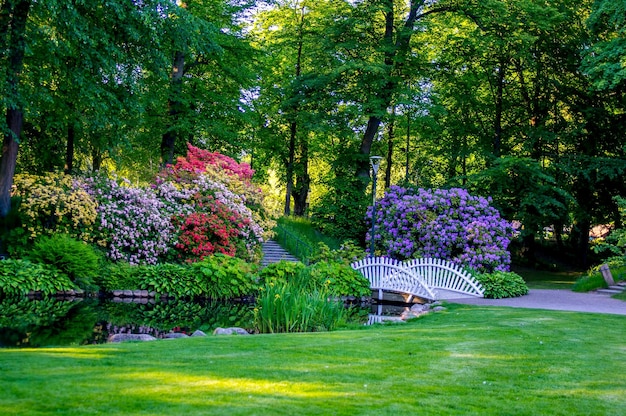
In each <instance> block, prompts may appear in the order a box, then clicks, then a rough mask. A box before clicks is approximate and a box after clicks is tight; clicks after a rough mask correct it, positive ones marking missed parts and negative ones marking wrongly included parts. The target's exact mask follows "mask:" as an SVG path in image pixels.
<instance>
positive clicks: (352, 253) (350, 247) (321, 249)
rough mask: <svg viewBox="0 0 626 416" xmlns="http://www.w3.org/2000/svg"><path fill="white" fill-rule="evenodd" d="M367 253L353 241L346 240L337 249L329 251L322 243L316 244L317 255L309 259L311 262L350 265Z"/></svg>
mask: <svg viewBox="0 0 626 416" xmlns="http://www.w3.org/2000/svg"><path fill="white" fill-rule="evenodd" d="M365 256H367V253H366V252H365V250H364V249H363V248H362V247H360V246H359V245H358V244H357V243H356V242H354V241H353V240H346V241H344V243H343V244H342V245H341V246H339V248H338V249H334V250H331V249H330V247H328V246H327V245H326V244H324V243H318V249H317V255H316V256H315V257H313V258H311V262H312V263H315V262H319V261H334V262H339V263H344V264H348V265H349V264H351V263H354V262H355V261H359V260H362V259H364V258H365Z"/></svg>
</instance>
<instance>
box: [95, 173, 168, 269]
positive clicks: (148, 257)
mask: <svg viewBox="0 0 626 416" xmlns="http://www.w3.org/2000/svg"><path fill="white" fill-rule="evenodd" d="M123 184H124V185H120V184H118V183H117V182H115V181H114V180H111V179H107V178H91V179H89V180H88V181H87V189H88V192H89V193H90V194H91V195H92V196H93V197H94V198H95V199H96V201H98V220H99V224H98V232H99V235H98V239H97V242H98V244H100V245H102V246H105V247H106V249H107V255H108V256H109V258H111V259H112V260H126V261H128V262H129V263H130V264H156V263H157V262H158V260H159V257H160V256H162V255H164V254H165V253H166V252H167V251H168V249H169V247H170V246H171V244H172V241H173V239H174V227H173V225H172V222H171V210H169V209H168V207H167V206H166V204H165V203H164V202H163V201H162V200H160V199H159V198H157V195H156V193H155V192H154V190H153V189H151V188H138V187H132V186H130V183H129V182H128V181H123Z"/></svg>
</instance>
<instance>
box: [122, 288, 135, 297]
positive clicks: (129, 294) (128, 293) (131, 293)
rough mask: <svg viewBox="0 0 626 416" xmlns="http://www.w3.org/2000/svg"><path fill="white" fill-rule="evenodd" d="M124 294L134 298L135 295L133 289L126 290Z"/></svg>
mask: <svg viewBox="0 0 626 416" xmlns="http://www.w3.org/2000/svg"><path fill="white" fill-rule="evenodd" d="M122 294H123V296H125V297H127V298H132V297H133V291H132V290H124V291H123V292H122Z"/></svg>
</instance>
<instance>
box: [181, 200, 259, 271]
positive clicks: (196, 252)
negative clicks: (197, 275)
mask: <svg viewBox="0 0 626 416" xmlns="http://www.w3.org/2000/svg"><path fill="white" fill-rule="evenodd" d="M204 199H205V202H202V203H199V204H198V206H199V207H200V208H202V211H197V212H194V213H192V214H189V215H187V216H184V215H182V216H177V217H175V218H174V225H175V226H177V227H180V228H179V229H180V234H179V236H178V240H177V242H176V245H175V247H176V250H177V251H178V253H179V257H180V258H181V259H184V260H186V261H187V262H189V263H193V262H196V261H199V260H202V259H203V258H204V257H206V256H209V255H211V254H214V253H222V254H226V255H228V256H235V255H236V254H237V242H238V241H237V240H238V238H237V237H238V236H239V234H240V231H241V229H242V228H244V227H245V226H246V225H247V224H246V221H245V220H244V219H242V218H241V217H240V216H238V215H237V214H236V213H234V212H232V211H230V210H229V209H228V208H227V207H226V206H224V205H223V204H221V203H220V202H219V201H216V200H214V199H213V198H212V197H206V198H204Z"/></svg>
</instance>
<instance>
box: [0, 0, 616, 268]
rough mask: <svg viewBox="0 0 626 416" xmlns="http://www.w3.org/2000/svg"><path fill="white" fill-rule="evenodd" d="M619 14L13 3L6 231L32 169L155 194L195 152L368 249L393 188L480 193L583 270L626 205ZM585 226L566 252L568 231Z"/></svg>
mask: <svg viewBox="0 0 626 416" xmlns="http://www.w3.org/2000/svg"><path fill="white" fill-rule="evenodd" d="M625 21H626V6H625V5H624V2H623V1H621V0H582V1H572V0H555V1H551V2H545V1H540V0H481V1H477V0H438V1H432V0H405V1H397V0H396V1H394V0H357V1H348V0H319V1H310V0H275V1H266V2H260V1H245V0H187V1H174V0H132V1H127V0H112V1H108V2H99V1H89V0H71V1H61V0H42V1H32V0H3V1H2V2H0V55H1V62H2V71H0V82H1V85H2V102H1V107H0V108H1V110H2V112H3V113H4V114H5V120H4V121H3V123H2V126H3V136H4V142H3V147H2V159H1V161H0V215H2V216H6V215H7V214H8V212H9V209H10V200H9V190H10V187H11V183H12V177H13V174H14V172H15V171H18V172H20V171H21V172H29V173H37V172H46V171H54V170H64V171H66V172H68V173H84V172H89V171H97V170H103V169H107V170H115V171H117V172H121V173H123V174H124V175H125V176H131V177H133V178H135V179H137V180H141V179H142V178H149V177H150V176H151V175H153V174H154V172H156V170H157V169H158V167H159V166H161V165H162V164H165V163H170V162H172V161H173V160H174V158H175V157H176V156H178V155H180V154H182V153H184V151H185V149H186V147H185V143H186V142H190V143H192V144H194V145H196V146H200V147H203V148H207V149H209V150H212V151H221V152H223V153H225V154H228V155H231V156H234V157H243V156H246V157H249V158H251V159H252V164H253V167H254V168H255V169H256V170H257V175H258V176H259V177H264V176H263V175H265V174H269V173H270V172H275V173H276V174H278V177H279V178H280V181H281V183H282V184H283V186H284V188H283V189H284V192H283V199H282V205H283V207H284V208H283V210H282V211H283V212H284V213H293V214H295V215H305V214H310V215H311V216H312V218H313V219H315V220H316V221H317V223H318V224H319V226H320V227H321V228H323V229H324V230H326V231H328V232H331V233H334V234H335V235H337V236H339V237H344V238H356V239H362V238H363V236H364V234H365V228H366V226H367V224H366V223H365V220H364V218H365V215H364V214H365V207H366V206H367V204H368V203H369V201H371V194H369V195H368V193H369V192H370V188H369V186H368V184H369V181H370V178H369V168H368V157H369V156H370V155H372V154H378V155H381V156H384V162H383V166H382V169H381V173H382V175H383V178H382V179H384V183H385V185H386V187H389V186H390V185H392V184H396V183H403V184H409V185H415V186H421V187H449V186H457V187H458V186H463V187H467V188H469V189H470V190H472V191H473V192H475V193H477V194H481V195H484V196H492V197H493V198H494V203H495V204H496V205H497V206H498V207H499V208H500V210H501V211H502V213H503V214H504V215H505V217H506V218H508V219H516V220H519V221H521V223H522V224H523V229H522V236H521V237H522V239H523V243H524V244H523V246H524V250H525V253H526V255H527V256H530V257H532V254H533V250H534V247H535V243H536V240H537V237H538V236H539V235H540V234H541V232H542V230H543V228H544V227H547V226H552V227H553V228H554V231H555V234H556V235H555V236H556V241H557V242H558V244H559V245H560V246H561V248H562V249H563V250H564V251H570V252H572V253H576V255H577V258H579V259H580V260H581V261H582V262H583V263H584V262H585V261H586V260H585V256H586V253H587V252H588V245H589V238H588V232H589V229H590V227H591V226H592V225H593V224H596V223H608V222H612V221H617V222H619V216H618V210H617V206H616V204H615V202H614V200H613V199H612V197H613V196H614V195H622V196H624V195H626V184H625V183H624V179H623V175H624V173H625V172H624V171H625V170H626V158H625V154H624V153H625V151H626V140H625V137H624V127H623V126H625V125H626V120H625V118H626V94H625V92H626V24H625ZM569 228H571V233H569V234H568V236H564V235H562V231H563V230H564V229H569Z"/></svg>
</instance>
